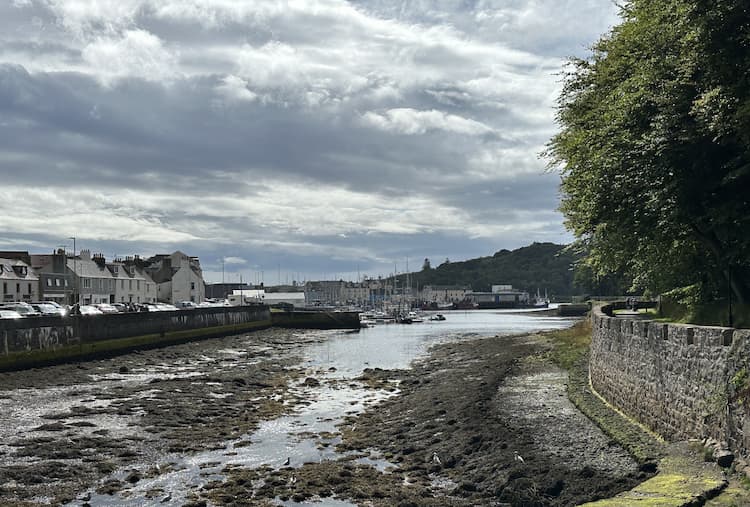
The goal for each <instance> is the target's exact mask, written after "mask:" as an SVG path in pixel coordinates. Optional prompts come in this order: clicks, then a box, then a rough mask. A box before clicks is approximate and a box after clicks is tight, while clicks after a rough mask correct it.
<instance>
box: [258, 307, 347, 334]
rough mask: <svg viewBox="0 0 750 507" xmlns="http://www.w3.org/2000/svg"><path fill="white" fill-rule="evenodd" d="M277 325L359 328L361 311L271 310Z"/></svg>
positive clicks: (314, 327)
mask: <svg viewBox="0 0 750 507" xmlns="http://www.w3.org/2000/svg"><path fill="white" fill-rule="evenodd" d="M271 320H272V321H273V325H274V326H276V327H284V328H303V329H359V328H360V327H361V325H360V323H359V312H325V311H299V310H296V311H290V312H276V311H274V312H271Z"/></svg>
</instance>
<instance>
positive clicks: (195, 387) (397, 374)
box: [0, 330, 646, 506]
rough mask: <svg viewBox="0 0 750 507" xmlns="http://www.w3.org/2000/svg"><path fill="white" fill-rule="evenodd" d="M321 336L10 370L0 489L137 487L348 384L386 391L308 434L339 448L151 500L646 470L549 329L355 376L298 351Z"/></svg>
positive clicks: (196, 501) (158, 493)
mask: <svg viewBox="0 0 750 507" xmlns="http://www.w3.org/2000/svg"><path fill="white" fill-rule="evenodd" d="M326 336H327V335H326V334H325V333H322V334H321V333H317V334H316V333H305V332H294V331H289V330H266V331H260V332H256V333H252V334H250V335H241V336H234V337H226V338H221V339H213V340H206V341H202V342H195V343H190V344H185V345H180V346H175V347H169V348H166V349H159V350H151V351H144V352H140V353H132V354H128V355H124V356H120V357H116V358H112V359H107V360H100V361H92V362H87V363H78V364H69V365H61V366H55V367H50V368H43V369H37V370H29V371H24V372H14V373H4V374H0V409H2V412H1V413H0V436H2V444H0V503H2V505H24V506H25V505H41V504H53V505H56V504H63V503H66V502H71V503H72V504H73V505H87V504H91V505H96V504H97V503H102V502H99V501H98V499H100V498H101V496H100V495H104V496H109V495H114V494H117V495H120V496H121V497H122V498H128V494H129V493H128V492H129V490H130V488H133V487H134V486H136V485H138V484H139V483H141V484H142V483H143V482H147V481H148V480H150V479H153V478H154V477H157V478H158V477H160V476H166V475H168V474H170V473H171V472H173V471H174V470H175V469H176V468H178V467H179V466H180V465H179V464H178V463H177V462H176V461H175V460H174V459H173V458H174V456H182V457H187V459H189V457H190V456H191V455H194V454H195V453H199V452H205V451H208V450H212V449H213V450H217V451H218V452H222V451H223V450H226V449H229V446H228V444H227V442H229V441H234V442H235V444H233V446H234V447H233V449H235V450H236V448H237V447H238V444H236V441H237V440H238V439H242V438H245V437H246V436H247V435H248V434H251V433H252V432H253V431H254V430H255V429H257V428H258V426H259V424H260V423H261V422H262V421H268V420H273V419H276V418H278V417H279V416H281V415H283V414H289V413H293V412H294V411H296V410H298V409H300V408H301V407H304V406H306V405H307V404H309V403H311V401H312V400H311V399H310V398H309V397H313V396H316V392H317V389H318V388H329V389H334V390H335V389H341V388H344V387H345V386H356V388H357V389H360V390H361V389H364V390H368V391H371V392H372V393H373V394H376V393H379V394H380V395H388V397H387V398H386V399H385V400H382V401H379V402H377V403H375V402H373V403H371V404H370V405H369V406H368V407H367V408H366V409H365V410H364V412H357V413H353V414H351V415H349V416H348V417H346V418H345V419H343V421H342V422H341V423H340V424H339V426H338V432H327V433H325V434H324V433H323V432H321V433H319V434H312V435H308V436H309V437H310V438H313V439H315V440H316V441H317V443H318V445H319V447H321V448H323V447H329V448H331V449H332V451H331V455H332V456H333V457H332V459H327V460H319V461H314V462H307V463H305V462H293V463H289V464H285V463H269V464H263V465H260V466H253V467H249V466H239V465H231V466H230V465H227V466H226V467H224V468H223V469H222V470H221V473H220V474H219V476H217V474H212V475H207V476H206V477H205V478H203V480H201V481H196V483H195V485H192V486H190V488H189V490H188V491H182V492H180V494H179V495H178V494H176V492H174V491H168V490H166V489H162V488H160V487H157V486H154V487H153V488H152V489H151V490H149V491H147V492H146V499H148V501H152V502H153V503H154V504H162V505H194V506H198V505H206V504H209V503H213V504H218V505H278V503H279V502H281V501H288V502H292V503H291V505H293V503H294V502H303V501H308V502H310V501H321V502H322V503H323V504H326V503H327V504H329V505H352V504H354V505H375V506H386V505H387V506H391V505H403V506H407V505H413V506H422V505H425V506H426V505H524V506H535V505H540V506H542V505H575V504H578V503H583V502H586V501H591V500H595V499H598V498H604V497H608V496H612V495H614V494H616V493H618V492H620V491H623V490H626V489H629V488H630V487H632V486H633V485H634V484H636V483H638V482H639V481H641V480H643V479H644V478H645V477H646V474H645V473H643V472H641V471H639V467H638V465H637V464H636V463H635V461H633V459H632V458H631V457H630V456H628V454H627V453H626V452H625V451H624V450H622V449H621V448H620V447H619V446H618V445H616V444H615V443H614V442H612V441H611V440H610V439H608V438H607V437H606V436H604V435H603V434H602V433H601V431H600V430H599V429H598V428H597V427H596V426H595V425H594V424H593V423H591V422H590V421H589V420H588V419H586V418H585V417H584V416H583V415H581V414H580V413H579V412H578V411H577V410H576V409H575V408H574V407H573V406H572V405H571V404H570V402H569V401H568V399H567V396H566V392H565V387H566V382H567V375H566V373H565V372H564V371H562V370H560V369H558V368H557V367H555V366H554V365H553V364H552V363H551V362H550V361H549V360H548V359H547V357H548V354H547V353H548V351H549V348H550V345H549V344H548V342H547V341H546V340H545V338H544V337H543V336H542V335H537V334H533V335H525V336H513V337H508V336H501V337H494V338H483V339H469V340H462V341H459V342H453V343H447V344H442V345H438V346H435V347H433V348H432V349H431V351H430V353H429V354H428V356H427V357H425V358H424V359H422V360H420V361H418V362H416V363H415V364H414V365H413V366H412V368H409V369H400V370H384V369H366V370H365V371H364V372H363V373H362V374H361V376H360V377H359V378H356V379H341V378H331V377H327V376H326V375H324V374H323V372H322V371H310V370H306V369H304V368H303V366H302V363H301V360H300V355H301V353H302V351H303V349H304V348H305V347H307V346H309V345H310V344H312V343H317V342H320V341H322V340H325V339H326ZM300 386H302V387H303V389H300ZM376 398H382V396H372V399H376ZM243 443H245V444H246V445H248V446H252V445H254V444H253V442H251V441H250V440H247V441H246V442H243ZM333 448H335V450H336V451H338V452H333ZM226 454H233V452H229V451H227V452H226ZM170 457H171V458H170ZM142 481H143V482H142ZM178 499H179V501H177V500H178Z"/></svg>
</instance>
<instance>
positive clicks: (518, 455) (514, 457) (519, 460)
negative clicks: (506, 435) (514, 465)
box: [513, 451, 523, 463]
mask: <svg viewBox="0 0 750 507" xmlns="http://www.w3.org/2000/svg"><path fill="white" fill-rule="evenodd" d="M513 460H514V461H518V462H519V463H523V458H522V457H521V455H520V454H518V452H517V451H513Z"/></svg>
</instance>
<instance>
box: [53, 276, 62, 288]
mask: <svg viewBox="0 0 750 507" xmlns="http://www.w3.org/2000/svg"><path fill="white" fill-rule="evenodd" d="M61 285H62V280H60V279H59V278H55V287H60V286H61Z"/></svg>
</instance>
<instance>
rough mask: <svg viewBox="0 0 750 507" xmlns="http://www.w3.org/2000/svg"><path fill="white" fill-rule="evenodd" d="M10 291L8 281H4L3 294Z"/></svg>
mask: <svg viewBox="0 0 750 507" xmlns="http://www.w3.org/2000/svg"><path fill="white" fill-rule="evenodd" d="M7 293H8V282H3V294H7Z"/></svg>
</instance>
